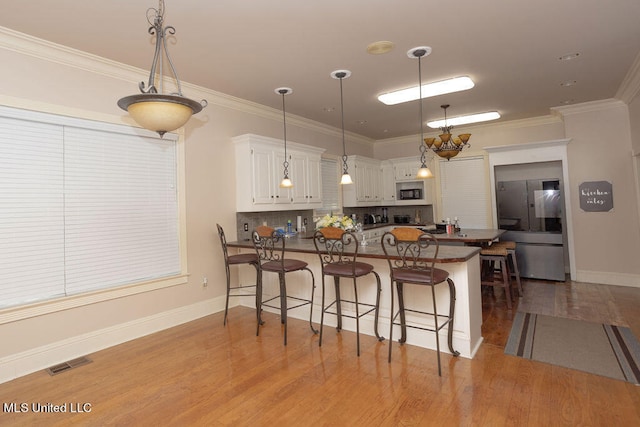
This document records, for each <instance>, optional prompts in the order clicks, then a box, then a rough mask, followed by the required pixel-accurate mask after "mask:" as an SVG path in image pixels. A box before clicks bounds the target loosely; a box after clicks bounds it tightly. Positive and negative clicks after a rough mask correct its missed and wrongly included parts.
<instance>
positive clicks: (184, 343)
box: [0, 281, 640, 426]
mask: <svg viewBox="0 0 640 427" xmlns="http://www.w3.org/2000/svg"><path fill="white" fill-rule="evenodd" d="M524 286H525V297H524V298H522V299H521V300H520V301H519V302H516V304H515V306H514V309H513V311H508V310H506V306H505V303H504V297H503V293H501V290H496V291H495V293H494V291H493V290H492V289H490V290H488V291H483V313H484V323H483V327H482V329H483V336H484V337H485V342H484V343H483V344H482V346H481V348H480V349H479V351H478V353H477V355H476V357H475V358H474V359H472V360H469V359H463V358H454V357H452V356H450V355H448V354H443V357H442V361H443V371H442V377H438V372H437V362H436V353H435V352H434V351H431V350H426V349H422V348H419V347H414V346H409V345H404V346H402V347H400V346H399V345H398V343H394V345H395V346H397V347H396V348H394V358H393V361H392V363H391V364H389V363H387V349H388V347H387V346H388V345H389V343H388V341H383V342H378V341H377V340H376V339H375V337H371V336H368V335H361V347H362V348H361V351H362V354H361V356H360V357H359V358H358V357H357V356H356V348H355V344H356V343H355V334H354V333H352V332H341V333H336V332H335V330H334V329H333V328H326V329H325V335H324V340H323V346H322V348H319V347H318V337H317V336H314V335H312V334H311V332H310V330H309V325H308V322H305V321H301V320H295V319H291V320H290V323H289V344H288V346H287V347H284V346H283V345H282V335H281V333H282V332H281V326H280V322H279V318H278V316H276V315H274V314H271V313H265V314H264V318H265V320H266V324H265V326H264V327H263V328H262V330H261V335H260V337H256V336H255V324H254V312H253V310H251V309H248V308H243V307H242V308H234V309H232V310H231V312H230V315H229V323H228V325H227V326H226V327H223V326H222V319H223V313H217V314H215V315H212V316H208V317H205V318H202V319H199V320H197V321H194V322H190V323H188V324H185V325H181V326H178V327H175V328H172V329H169V330H166V331H162V332H159V333H156V334H153V335H149V336H147V337H143V338H140V339H137V340H135V341H132V342H128V343H125V344H122V345H119V346H116V347H112V348H109V349H106V350H103V351H100V352H97V353H95V354H91V355H89V357H90V358H91V359H92V360H93V362H92V363H90V364H87V365H84V366H81V367H78V368H76V369H72V370H69V371H67V372H64V373H61V374H59V375H56V376H49V375H48V374H46V373H45V372H36V373H34V374H31V375H28V376H25V377H22V378H19V379H16V380H14V381H11V382H8V383H5V384H1V385H0V403H1V404H3V411H2V412H0V425H3V426H14V425H19V426H22V425H24V426H33V425H38V426H51V425H53V426H69V425H83V426H86V425H89V426H91V425H96V426H102V425H120V426H129V425H135V426H146V425H158V426H159V425H162V426H164V425H180V426H186V425H189V426H191V425H196V426H218V425H220V426H222V425H252V426H261V425H276V424H277V425H281V426H288V425H295V426H299V425H331V426H347V425H348V426H359V425H382V426H398V425H402V426H410V425H420V426H424V425H490V426H501V425H530V426H541V425H544V426H549V425H572V426H573V425H640V387H638V386H634V385H631V384H629V383H626V382H623V381H617V380H613V379H609V378H604V377H599V376H596V375H590V374H586V373H583V372H579V371H574V370H570V369H566V368H562V367H558V366H552V365H548V364H544V363H539V362H534V361H530V360H525V359H521V358H518V357H513V356H507V355H505V354H504V353H503V348H504V344H505V343H506V340H507V337H508V335H509V330H510V327H511V321H512V318H513V314H514V313H515V310H516V307H518V304H519V306H520V309H522V310H526V311H530V312H536V313H541V314H551V315H555V316H565V317H572V318H577V319H585V320H592V321H598V322H606V323H614V324H619V325H625V326H629V327H630V328H631V329H632V330H633V331H634V333H635V335H636V336H638V337H640V310H638V307H640V289H634V288H623V287H615V286H603V285H590V284H581V283H566V284H555V283H549V282H534V281H526V282H525V283H524ZM384 335H387V333H385V334H384ZM11 402H15V403H18V405H19V404H20V403H23V402H24V403H28V405H29V409H31V404H33V403H35V404H38V403H40V404H42V405H46V404H49V403H51V404H58V405H60V404H66V405H67V412H66V413H42V412H41V413H33V412H32V411H31V410H29V412H24V413H8V412H5V411H4V408H5V407H6V406H5V405H6V404H9V403H11ZM83 403H89V404H90V405H91V406H90V412H80V413H78V412H75V413H70V409H72V408H73V409H76V410H77V409H79V408H80V409H81V408H82V404H83ZM85 409H89V407H88V406H87V407H85Z"/></svg>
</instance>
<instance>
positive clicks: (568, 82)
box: [560, 80, 578, 87]
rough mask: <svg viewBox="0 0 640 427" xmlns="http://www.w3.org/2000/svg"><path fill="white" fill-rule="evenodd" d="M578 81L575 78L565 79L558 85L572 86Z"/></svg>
mask: <svg viewBox="0 0 640 427" xmlns="http://www.w3.org/2000/svg"><path fill="white" fill-rule="evenodd" d="M577 83H578V81H577V80H567V81H566V82H562V83H560V86H562V87H569V86H573V85H575V84H577Z"/></svg>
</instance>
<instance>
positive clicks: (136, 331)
mask: <svg viewBox="0 0 640 427" xmlns="http://www.w3.org/2000/svg"><path fill="white" fill-rule="evenodd" d="M224 302H225V297H224V296H221V297H217V298H213V299H209V300H206V301H201V302H198V303H196V304H192V305H189V306H185V307H179V308H176V309H174V310H170V311H166V312H162V313H158V314H155V315H153V316H149V317H144V318H141V319H136V320H133V321H131V322H127V323H122V324H119V325H114V326H111V327H109V328H105V329H101V330H97V331H92V332H89V333H87V334H83V335H78V336H75V337H70V338H67V339H64V340H62V341H58V342H55V343H52V344H48V345H44V346H42V347H37V348H33V349H30V350H27V351H23V352H20V353H16V354H12V355H9V356H6V357H3V358H0V384H2V383H4V382H7V381H11V380H13V379H15V378H18V377H21V376H24V375H27V374H30V373H32V372H36V371H39V370H41V369H46V368H48V367H50V366H52V365H56V364H59V363H62V362H65V361H67V360H71V359H75V358H77V357H80V356H84V355H87V354H90V353H94V352H96V351H99V350H103V349H105V348H108V347H112V346H114V345H118V344H122V343H124V342H127V341H130V340H133V339H136V338H140V337H143V336H145V335H149V334H152V333H154V332H158V331H161V330H164V329H168V328H171V327H173V326H177V325H181V324H183V323H186V322H190V321H192V320H196V319H199V318H201V317H204V316H208V315H210V314H213V313H217V312H219V311H222V310H224ZM230 304H231V301H230ZM234 305H237V304H234Z"/></svg>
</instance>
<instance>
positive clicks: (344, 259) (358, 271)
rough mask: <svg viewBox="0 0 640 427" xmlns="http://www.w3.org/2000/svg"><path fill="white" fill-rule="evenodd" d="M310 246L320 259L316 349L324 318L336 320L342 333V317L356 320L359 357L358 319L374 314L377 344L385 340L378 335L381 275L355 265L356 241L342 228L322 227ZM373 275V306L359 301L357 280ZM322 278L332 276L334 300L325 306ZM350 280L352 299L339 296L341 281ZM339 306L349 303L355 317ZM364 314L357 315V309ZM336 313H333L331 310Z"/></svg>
mask: <svg viewBox="0 0 640 427" xmlns="http://www.w3.org/2000/svg"><path fill="white" fill-rule="evenodd" d="M313 243H314V245H315V247H316V252H317V253H318V256H319V257H320V265H321V266H322V314H321V315H320V340H319V343H318V346H322V331H323V327H324V315H325V313H326V314H333V315H335V316H337V318H338V326H337V328H336V329H337V330H338V331H341V330H342V316H345V317H349V318H351V319H355V321H356V342H357V345H356V347H357V354H358V356H360V318H361V317H362V316H365V315H367V314H369V313H371V312H375V318H374V326H373V327H374V332H375V334H376V337H377V338H378V341H382V340H384V337H381V336H380V334H379V333H378V314H379V313H378V312H379V310H380V293H381V291H382V288H381V284H380V276H379V275H378V273H376V272H375V271H374V269H373V266H372V265H371V264H367V263H364V262H358V261H357V260H356V259H357V257H358V238H357V237H356V236H355V235H354V234H352V233H350V232H347V231H345V230H343V229H340V228H336V227H324V228H321V229H320V230H318V231H316V232H315V234H314V236H313ZM369 274H373V275H374V276H375V279H376V284H377V289H376V302H375V304H371V303H365V302H361V301H359V299H358V287H357V279H358V278H359V277H363V276H367V275H369ZM325 276H333V282H334V288H335V299H334V300H333V301H332V302H331V303H329V304H328V305H325V296H326V286H325V281H324V278H325ZM341 278H346V279H349V278H350V279H352V280H353V295H354V297H353V298H354V299H353V300H347V299H344V298H341V297H340V279H341ZM342 303H349V304H352V306H353V308H354V309H355V315H351V314H345V313H344V312H343V311H342ZM361 308H362V309H364V311H362V312H360V309H361ZM332 309H333V310H335V311H332Z"/></svg>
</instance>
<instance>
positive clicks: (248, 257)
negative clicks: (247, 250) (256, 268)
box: [229, 253, 258, 264]
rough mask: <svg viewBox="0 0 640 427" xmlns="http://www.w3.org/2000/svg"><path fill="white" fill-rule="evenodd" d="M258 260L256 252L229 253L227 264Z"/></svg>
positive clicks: (249, 262) (248, 262)
mask: <svg viewBox="0 0 640 427" xmlns="http://www.w3.org/2000/svg"><path fill="white" fill-rule="evenodd" d="M252 262H258V254H255V253H253V254H239V255H229V264H251V263H252Z"/></svg>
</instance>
